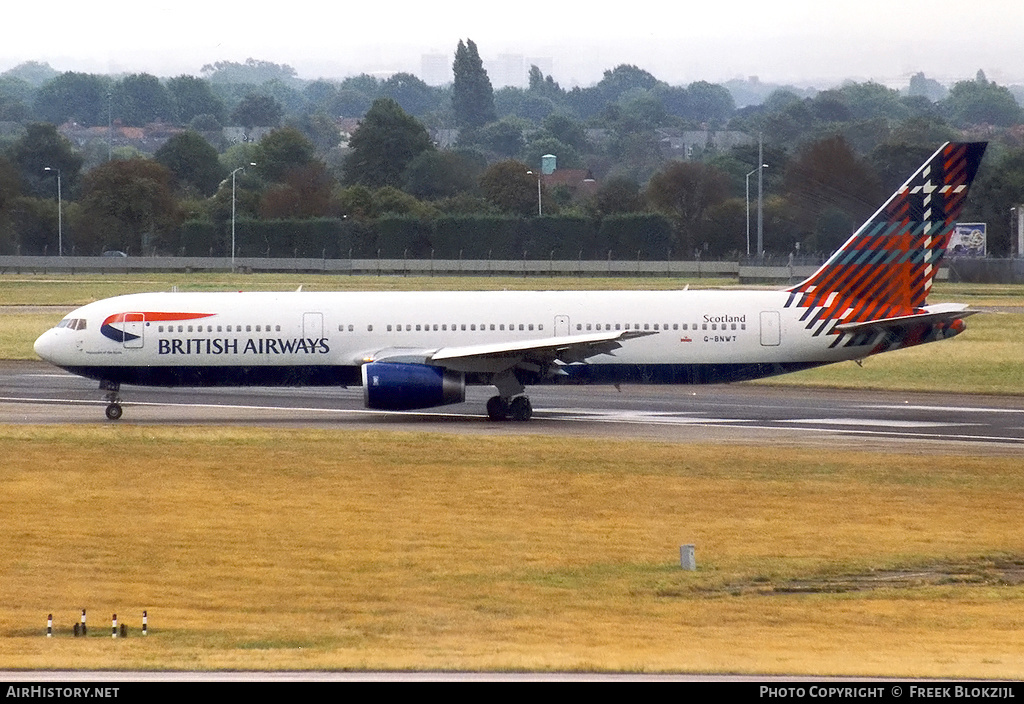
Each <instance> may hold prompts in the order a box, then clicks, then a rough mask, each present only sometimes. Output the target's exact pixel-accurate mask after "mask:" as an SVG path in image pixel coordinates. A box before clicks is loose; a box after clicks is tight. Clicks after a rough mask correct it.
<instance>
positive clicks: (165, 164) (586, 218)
mask: <svg viewBox="0 0 1024 704" xmlns="http://www.w3.org/2000/svg"><path fill="white" fill-rule="evenodd" d="M452 66H453V82H452V83H451V84H448V85H446V86H441V87H432V86H427V85H426V84H425V83H424V82H423V81H421V80H420V79H418V78H416V77H415V76H412V75H411V74H403V73H399V74H395V75H393V76H391V77H390V78H387V79H379V78H376V77H372V76H367V75H363V76H355V77H351V78H347V79H344V80H341V81H328V80H323V79H320V80H316V81H302V80H300V79H299V78H298V77H297V76H296V74H295V71H294V69H291V68H290V67H288V66H286V65H279V64H273V63H270V62H262V61H256V60H252V59H250V60H249V61H247V62H245V63H233V62H221V63H218V64H213V65H208V66H204V67H203V69H202V70H201V72H200V73H201V75H200V76H178V77H175V78H171V79H166V80H163V79H159V78H157V77H155V76H149V75H146V74H131V75H126V76H121V77H111V76H101V75H94V74H82V73H75V72H64V73H58V72H55V71H53V70H52V69H49V67H48V66H46V65H44V64H36V63H31V62H30V63H28V64H23V65H22V66H20V67H16V68H15V69H12V70H10V71H8V72H6V73H4V74H2V75H0V126H2V127H3V133H2V136H0V252H3V253H22V254H43V253H50V254H52V253H56V251H57V247H58V219H59V220H60V221H61V225H60V227H61V228H62V230H63V231H62V233H61V239H62V246H63V248H64V250H65V253H75V254H95V253H99V252H102V251H105V250H109V249H116V250H122V251H126V252H129V253H130V254H133V255H137V254H150V253H164V254H184V253H189V254H204V255H206V254H214V255H228V254H229V253H230V252H229V249H230V237H229V233H230V219H231V215H232V211H234V213H235V218H236V230H237V232H238V233H239V236H238V237H237V239H236V243H237V245H238V247H239V248H240V249H241V250H242V253H246V254H254V255H255V254H259V255H264V254H265V253H268V252H269V253H272V254H273V255H275V256H297V255H298V256H328V253H331V255H332V256H346V255H349V254H351V253H352V252H359V253H360V255H361V256H375V255H377V254H380V253H382V252H386V253H390V255H391V256H399V255H402V256H431V255H432V254H433V255H435V256H439V257H440V256H445V257H454V256H462V255H465V256H467V257H468V256H469V255H468V254H466V253H468V252H473V253H475V254H474V255H473V256H475V257H477V256H479V257H482V256H483V253H484V252H486V253H488V254H489V255H493V254H494V253H495V252H505V253H508V255H509V256H513V257H519V256H522V254H523V252H526V253H527V255H528V256H531V257H533V258H544V257H547V256H556V255H555V253H556V252H557V253H558V256H559V257H560V258H575V257H586V258H595V257H604V256H615V257H616V258H632V257H633V256H637V255H640V256H643V257H645V258H662V257H666V256H668V257H675V258H681V259H682V258H691V257H693V256H704V257H729V256H737V255H742V254H744V253H745V252H746V251H747V241H746V233H747V218H748V212H749V209H750V208H751V207H752V206H751V204H750V201H749V200H748V198H747V194H748V192H749V193H753V194H754V195H755V197H756V183H757V180H756V177H755V178H753V183H754V184H755V190H753V191H748V186H749V185H750V184H751V178H752V177H751V174H756V171H757V167H758V164H759V163H760V161H759V154H760V155H761V160H762V161H763V162H764V163H766V164H767V167H766V168H764V169H763V170H762V174H761V175H762V176H763V178H764V184H765V199H764V242H765V248H766V250H767V251H769V252H771V253H780V254H785V253H790V252H797V251H798V252H800V253H807V254H813V253H827V252H829V251H831V250H832V249H834V248H835V247H836V246H838V244H839V243H841V242H842V241H843V240H844V239H845V238H846V237H847V236H848V235H849V234H850V232H851V230H852V229H853V228H854V227H855V226H856V225H857V224H859V223H860V222H861V221H862V220H863V219H864V218H865V217H867V216H868V215H870V213H871V212H873V210H874V209H875V208H876V207H877V206H878V205H879V204H880V203H881V200H882V199H883V198H884V197H885V196H886V195H888V193H891V192H892V190H893V189H894V188H895V187H896V186H898V185H899V183H900V182H901V181H902V180H903V179H904V178H905V177H906V176H908V175H909V174H910V173H911V172H912V171H913V170H914V169H916V167H917V166H918V165H919V164H920V163H921V162H922V161H923V160H924V159H925V158H926V157H927V156H928V155H929V154H930V153H931V152H932V151H934V149H935V148H936V147H937V146H938V145H939V144H940V143H942V142H943V141H946V140H949V139H987V140H989V141H990V142H992V147H991V148H990V152H989V156H988V157H987V159H986V163H985V165H984V167H983V170H982V173H981V175H980V177H979V182H978V184H977V186H976V189H975V193H974V195H973V196H972V198H971V201H970V205H969V208H968V212H967V213H965V217H966V218H967V219H970V220H978V221H983V222H988V223H989V233H990V235H989V236H990V240H989V248H990V252H993V253H995V254H1007V253H1009V252H1010V249H1009V247H1010V237H1009V229H1010V226H1009V216H1010V208H1012V207H1015V206H1016V205H1017V204H1018V203H1019V202H1020V201H1021V200H1024V111H1022V109H1021V107H1020V105H1019V103H1018V97H1017V94H1016V93H1015V91H1019V89H1018V88H1016V87H1006V86H1000V85H997V84H996V83H995V82H992V81H988V80H987V78H986V77H985V75H984V74H983V73H982V72H980V71H979V72H978V74H977V75H976V76H975V77H974V78H973V79H971V80H966V81H961V82H958V83H955V84H954V85H952V86H950V87H948V88H947V87H945V86H942V85H940V84H938V83H937V82H935V81H933V80H931V79H928V78H927V77H925V76H924V75H923V74H918V75H916V76H914V77H912V78H911V80H910V82H909V85H908V86H907V87H906V88H905V89H903V90H895V89H891V88H888V87H885V86H882V85H880V84H877V83H871V82H868V83H847V84H844V85H842V86H840V87H837V88H832V89H828V90H820V91H811V90H807V89H797V88H792V87H785V86H764V85H761V84H759V83H757V82H756V81H753V80H751V81H747V82H739V83H737V82H733V83H731V84H726V85H715V84H710V83H707V82H703V81H697V82H694V83H691V84H689V85H687V86H669V85H667V84H665V83H664V82H662V81H659V80H658V79H657V78H655V77H654V76H653V75H651V74H650V73H648V72H646V71H643V70H642V69H640V68H638V67H635V66H629V65H622V66H617V67H615V68H613V69H610V70H608V71H606V72H605V74H604V77H603V78H602V80H601V81H599V82H598V83H597V84H595V85H593V86H589V87H586V88H579V87H576V88H571V89H565V88H563V87H561V86H560V85H559V84H558V82H556V81H555V80H554V79H553V78H552V77H551V76H545V75H544V74H543V73H542V72H541V71H540V70H539V69H538V68H537V67H535V66H534V67H531V69H530V72H529V80H528V82H529V85H528V87H526V88H502V89H500V90H495V89H494V88H493V87H492V85H491V83H490V80H489V78H488V76H487V72H486V70H485V69H484V66H483V62H482V61H481V59H480V55H479V51H478V48H477V46H476V45H475V43H474V42H473V41H472V40H467V41H460V42H459V44H458V46H457V47H456V50H455V52H454V55H453V63H452ZM751 91H760V92H761V94H762V96H761V97H762V98H763V99H762V100H760V102H754V101H753V100H751V99H750V95H749V94H750V93H751ZM737 96H738V97H739V98H740V101H742V102H745V103H748V104H744V105H743V106H742V107H737ZM356 120H358V128H357V129H356V128H353V125H354V124H355V121H356ZM154 123H156V124H158V125H161V126H163V131H164V132H165V133H169V134H170V137H169V138H167V139H165V140H161V141H162V144H161V145H160V146H159V148H156V149H154V150H153V151H152V152H149V151H147V150H146V149H145V148H144V145H143V146H139V145H134V146H128V145H124V144H120V143H119V144H118V145H117V146H116V147H115V145H114V140H113V138H112V137H111V135H112V134H114V133H115V127H116V128H117V129H120V128H123V127H137V128H140V129H141V130H147V129H149V130H152V128H153V125H154ZM69 125H75V126H77V127H76V129H77V128H82V129H84V130H86V132H85V134H87V135H90V136H89V137H88V139H87V140H86V141H84V142H76V143H74V144H73V143H72V142H71V141H70V140H69V139H68V137H67V136H66V135H67V134H68V133H69V127H68V126H69ZM147 126H148V127H147ZM226 127H236V128H237V130H236V131H235V132H236V133H241V134H243V135H245V137H244V138H243V140H244V141H241V142H231V141H230V140H229V139H228V136H227V135H228V132H229V130H228V129H225V128H226ZM89 128H92V130H91V132H90V131H88V130H89ZM104 128H106V129H104ZM714 135H732V136H733V137H735V139H731V140H722V142H721V144H722V145H726V146H720V143H719V141H717V140H716V139H715V138H714ZM737 135H738V137H737ZM758 139H760V140H761V142H762V145H763V147H762V151H760V152H759V146H758V144H757V141H758ZM245 140H247V141H245ZM680 144H683V145H684V146H683V147H680V146H679V145H680ZM546 154H553V155H555V156H557V160H558V167H559V169H561V170H563V171H571V172H574V173H575V174H576V178H575V181H572V180H570V181H566V180H564V179H563V180H560V179H552V178H549V177H541V176H540V175H539V174H540V167H541V160H542V156H544V155H546ZM58 178H59V180H60V191H61V201H60V204H59V209H60V213H58V203H57V200H56V193H57V179H58ZM584 182H585V184H584ZM232 206H234V207H232ZM442 252H443V254H442Z"/></svg>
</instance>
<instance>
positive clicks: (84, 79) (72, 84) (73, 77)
mask: <svg viewBox="0 0 1024 704" xmlns="http://www.w3.org/2000/svg"><path fill="white" fill-rule="evenodd" d="M109 88H110V81H109V79H107V78H104V77H101V76H97V75H94V74H91V73H74V72H72V71H68V72H66V73H62V74H61V75H59V76H57V77H56V78H54V79H53V80H51V81H48V82H46V83H45V84H43V86H42V87H41V88H40V89H39V92H37V93H36V100H35V114H36V115H37V116H38V117H39V119H40V120H43V121H45V122H52V123H53V124H55V125H62V124H64V123H65V122H67V121H69V120H71V121H74V122H77V123H79V124H81V125H84V126H86V127H95V126H97V125H105V124H107V117H108V112H107V110H108V103H107V93H108V91H109Z"/></svg>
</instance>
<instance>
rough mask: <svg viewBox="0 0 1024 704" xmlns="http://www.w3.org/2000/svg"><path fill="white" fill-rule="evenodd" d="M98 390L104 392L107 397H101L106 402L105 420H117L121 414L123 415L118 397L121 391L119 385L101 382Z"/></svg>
mask: <svg viewBox="0 0 1024 704" xmlns="http://www.w3.org/2000/svg"><path fill="white" fill-rule="evenodd" d="M100 390H101V391H106V392H107V395H106V396H104V397H103V400H104V401H106V402H107V410H106V411H105V413H106V415H107V420H119V419H120V418H121V414H122V413H124V409H122V408H121V397H120V396H119V395H118V393H117V392H118V391H120V390H121V385H120V384H118V383H116V382H112V381H101V382H100Z"/></svg>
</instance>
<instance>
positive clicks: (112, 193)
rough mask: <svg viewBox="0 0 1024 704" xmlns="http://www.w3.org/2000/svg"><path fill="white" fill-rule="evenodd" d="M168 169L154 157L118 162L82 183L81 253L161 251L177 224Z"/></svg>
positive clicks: (110, 164)
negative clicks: (110, 250)
mask: <svg viewBox="0 0 1024 704" xmlns="http://www.w3.org/2000/svg"><path fill="white" fill-rule="evenodd" d="M172 179H173V176H172V174H171V171H170V169H168V168H167V167H166V166H164V165H163V164H159V163H157V162H156V161H153V160H152V159H127V160H114V161H111V162H108V163H106V164H103V165H102V166H98V167H96V168H95V169H93V170H92V171H90V172H89V173H88V174H86V176H85V178H84V179H83V182H82V197H81V199H80V203H81V213H80V217H79V218H78V219H77V220H78V221H77V223H76V228H75V229H76V232H77V233H78V237H77V241H78V244H79V246H80V247H79V248H80V250H84V251H85V252H92V253H94V254H98V253H100V252H102V251H104V250H107V249H119V250H122V251H125V252H129V253H135V254H141V253H143V252H149V251H154V250H159V249H161V248H162V247H163V246H165V245H166V243H167V241H168V240H169V239H170V237H169V236H170V234H171V233H172V232H173V231H174V229H175V228H176V227H177V225H178V224H179V213H178V208H177V204H176V202H175V200H174V196H173V194H172V191H171V181H172Z"/></svg>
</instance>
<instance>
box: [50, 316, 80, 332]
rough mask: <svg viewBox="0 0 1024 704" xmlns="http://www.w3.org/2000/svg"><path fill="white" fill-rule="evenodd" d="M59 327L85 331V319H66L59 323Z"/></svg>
mask: <svg viewBox="0 0 1024 704" xmlns="http://www.w3.org/2000/svg"><path fill="white" fill-rule="evenodd" d="M57 327H59V328H71V329H72V330H85V318H64V320H62V321H60V322H59V323H57Z"/></svg>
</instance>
